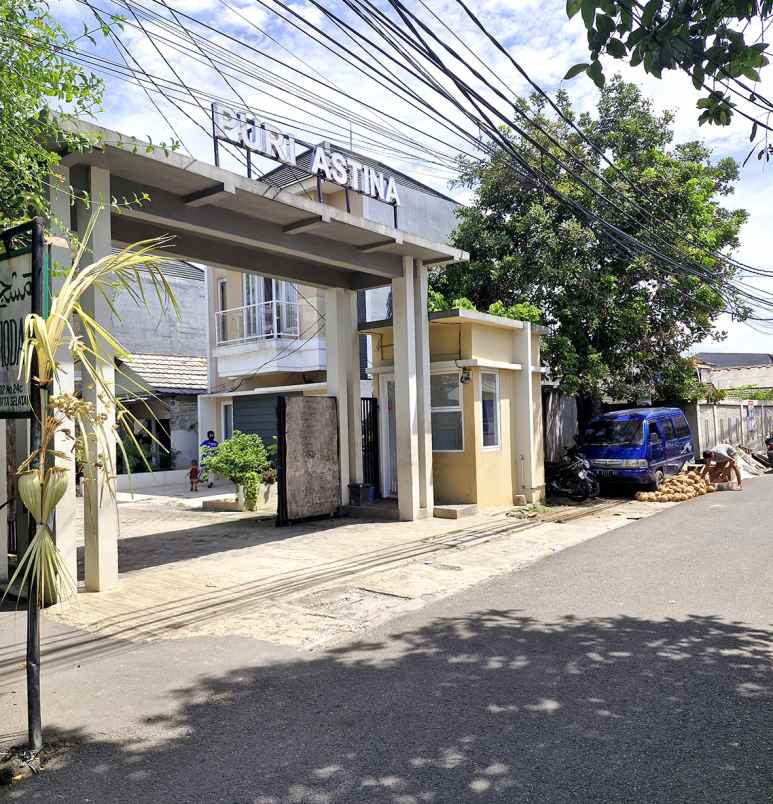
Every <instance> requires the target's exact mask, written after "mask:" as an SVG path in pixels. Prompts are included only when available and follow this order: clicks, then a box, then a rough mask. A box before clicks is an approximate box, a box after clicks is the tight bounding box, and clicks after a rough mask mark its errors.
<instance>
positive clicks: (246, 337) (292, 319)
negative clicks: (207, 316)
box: [215, 301, 300, 346]
mask: <svg viewBox="0 0 773 804" xmlns="http://www.w3.org/2000/svg"><path fill="white" fill-rule="evenodd" d="M298 308H299V305H298V303H297V302H284V301H267V302H262V303H261V304H248V305H246V306H245V307H232V308H231V309H230V310H221V311H220V312H218V313H216V314H215V319H216V326H217V344H218V346H224V345H226V344H232V343H244V342H245V341H260V340H266V339H268V338H297V337H298V334H299V321H300V314H299V311H298Z"/></svg>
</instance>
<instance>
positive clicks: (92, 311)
mask: <svg viewBox="0 0 773 804" xmlns="http://www.w3.org/2000/svg"><path fill="white" fill-rule="evenodd" d="M88 185H89V186H88V188H87V189H88V191H89V194H90V197H91V203H92V206H91V210H88V209H85V208H84V207H83V206H82V205H81V206H79V207H78V232H79V234H80V233H82V232H84V231H85V229H86V225H87V224H88V222H89V217H90V215H92V214H94V210H95V209H96V208H97V207H101V211H100V214H99V217H98V219H97V222H96V225H95V227H94V230H93V232H92V235H91V238H90V242H89V244H88V252H87V253H86V254H85V255H84V260H85V261H86V262H85V263H84V264H88V262H91V261H94V260H97V259H100V258H102V257H104V256H106V255H108V254H109V253H110V250H111V246H112V242H111V234H110V173H109V171H107V170H105V169H104V168H98V167H91V168H90V169H89V180H88ZM81 304H82V305H83V308H84V310H85V311H86V313H88V314H89V315H91V316H92V317H93V318H94V319H95V320H96V321H97V322H99V323H101V324H107V323H109V321H110V317H109V309H108V305H107V303H106V301H105V299H104V298H103V297H102V295H101V294H100V293H99V292H98V291H95V290H93V289H92V290H89V291H87V292H86V293H85V294H84V295H83V298H82V300H81ZM99 346H100V351H101V353H102V354H103V356H105V357H107V358H108V359H107V361H106V362H102V361H100V363H99V365H98V368H97V370H98V372H99V374H100V376H101V380H102V382H103V383H104V384H105V385H106V386H107V387H108V388H114V387H115V365H114V361H113V360H112V359H111V355H110V353H109V349H108V347H107V346H106V345H105V344H100V345H99ZM81 386H82V395H83V399H84V400H85V401H88V402H91V403H92V404H93V405H94V406H95V408H96V411H97V413H105V414H107V416H108V419H107V421H106V422H105V425H104V427H105V432H106V434H107V436H108V462H109V468H108V467H99V468H96V469H93V470H92V473H93V476H92V477H91V478H90V479H84V489H83V513H84V525H83V527H84V538H85V542H86V549H85V565H86V591H88V592H102V591H105V590H107V589H110V588H112V587H114V586H115V585H116V584H117V583H118V533H119V524H118V505H117V502H116V499H115V482H114V479H113V475H114V474H115V455H116V450H115V446H116V445H115V436H114V433H113V427H114V425H115V412H114V411H113V409H112V407H111V406H109V405H106V404H105V402H104V400H103V398H102V396H103V395H102V393H101V392H100V390H99V388H98V387H97V386H96V385H95V383H94V382H93V380H91V378H90V377H89V376H88V374H87V373H86V372H85V371H83V370H81ZM89 449H90V453H91V458H92V460H94V459H95V458H96V453H97V448H96V444H94V443H91V444H90V445H89Z"/></svg>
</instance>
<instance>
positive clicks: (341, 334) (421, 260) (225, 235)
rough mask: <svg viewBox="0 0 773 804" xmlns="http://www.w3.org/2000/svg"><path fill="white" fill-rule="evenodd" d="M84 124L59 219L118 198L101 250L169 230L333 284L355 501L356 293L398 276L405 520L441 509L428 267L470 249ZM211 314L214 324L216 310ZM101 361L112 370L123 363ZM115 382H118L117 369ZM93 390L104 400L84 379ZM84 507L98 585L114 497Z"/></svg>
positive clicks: (88, 559)
mask: <svg viewBox="0 0 773 804" xmlns="http://www.w3.org/2000/svg"><path fill="white" fill-rule="evenodd" d="M78 125H79V128H80V130H87V131H89V132H90V133H91V134H94V135H96V136H97V137H98V141H99V143H100V146H99V147H96V148H94V149H93V150H91V151H88V152H84V153H74V154H69V155H67V156H65V157H63V159H62V161H61V163H60V165H59V166H58V168H57V171H56V175H54V176H52V181H51V208H52V212H53V216H54V220H55V221H57V222H66V223H65V224H64V225H65V226H69V227H70V228H71V230H72V231H75V232H78V233H81V234H83V233H84V232H85V228H86V224H87V222H88V220H89V217H90V216H91V214H92V209H93V206H94V205H96V204H100V203H101V204H104V205H105V206H106V207H107V208H108V209H109V210H110V211H109V213H108V211H104V212H103V213H102V214H101V215H100V216H99V219H98V221H97V225H96V227H95V228H94V230H93V233H92V235H91V238H90V243H89V244H88V245H89V247H90V249H91V252H92V254H93V258H94V259H99V258H101V257H103V256H106V255H107V254H109V253H110V250H111V248H112V247H114V246H117V245H118V246H120V245H125V244H128V243H132V242H136V241H139V240H146V239H148V238H153V237H160V236H163V235H172V236H173V237H174V239H173V241H172V242H171V244H170V246H169V248H168V249H165V252H164V253H168V254H169V255H170V256H174V257H178V258H182V259H187V260H192V261H196V262H201V263H204V264H206V265H209V266H213V267H222V268H229V269H236V270H238V271H242V272H244V273H248V274H252V273H260V274H261V275H264V276H266V275H271V276H274V277H276V278H279V279H284V280H290V281H293V282H298V283H303V284H305V285H312V286H316V287H319V288H323V289H324V292H325V321H326V324H327V325H326V333H325V334H326V342H327V393H328V394H329V395H330V396H334V397H336V398H337V400H338V427H339V445H340V455H339V457H340V465H341V500H342V503H344V504H346V503H348V501H349V483H354V482H362V479H363V477H362V445H361V438H362V436H361V421H360V418H361V404H360V390H359V388H360V386H359V378H360V357H359V339H358V336H359V333H358V328H357V298H356V296H357V291H358V290H364V289H369V288H375V287H383V286H385V285H389V286H391V292H392V307H393V319H394V331H395V349H394V395H395V411H396V417H395V418H396V425H397V426H396V476H397V492H398V505H399V512H400V519H402V520H405V521H412V520H414V519H417V518H419V517H422V516H427V515H431V511H432V508H433V492H432V447H431V425H430V399H429V388H428V383H427V382H426V381H425V379H426V378H425V379H418V380H417V367H426V366H427V365H428V360H429V336H428V318H427V268H428V266H430V265H438V264H443V263H447V262H451V261H460V260H465V259H467V256H468V255H466V254H465V253H464V252H461V251H459V250H457V249H454V248H452V247H450V246H448V245H446V244H442V243H434V242H430V241H429V240H425V239H423V238H422V237H419V236H415V235H413V234H409V233H406V232H404V231H401V230H400V229H397V228H394V227H391V226H387V225H383V224H379V223H375V222H372V221H369V220H366V219H364V218H362V217H358V216H356V215H353V214H351V213H348V212H346V211H345V210H342V209H338V208H336V207H333V206H330V205H328V204H324V203H320V202H317V201H312V200H309V199H307V198H304V197H302V196H299V195H296V194H293V193H289V192H286V191H283V190H281V189H278V188H276V187H274V186H272V185H270V184H268V183H265V182H263V181H261V180H256V179H251V178H246V177H243V176H241V175H239V174H236V173H234V172H232V171H229V170H226V169H224V168H221V167H214V166H212V165H208V164H205V163H202V162H198V161H195V160H193V159H191V158H189V157H185V156H182V155H180V154H176V153H165V152H164V151H163V150H162V149H158V148H155V149H152V150H149V151H145V149H144V147H143V148H139V149H136V150H135V149H133V148H132V147H131V146H127V145H126V143H127V142H128V143H131V142H132V139H131V138H127V137H126V136H122V135H120V134H119V133H117V132H114V131H110V130H108V129H104V128H100V127H97V126H91V125H88V124H78ZM70 185H72V187H73V188H74V189H75V191H76V193H79V192H83V191H85V193H87V197H88V198H89V199H90V205H91V209H87V208H86V207H85V206H84V205H83V204H81V203H76V205H75V206H71V198H70V194H69V192H68V188H69V186H70ZM146 196H149V200H145V201H143V202H142V204H141V205H130V206H128V207H122V208H120V210H119V209H115V208H113V209H110V202H111V199H117V200H118V201H119V202H120V201H121V200H122V199H127V200H131V199H137V198H140V199H142V198H145V197H146ZM57 225H60V224H57ZM52 228H54V229H55V228H56V226H53V227H52ZM57 242H58V243H59V245H57V246H56V247H55V248H54V253H53V258H54V260H56V261H58V262H59V263H60V264H61V265H69V263H70V261H71V254H70V252H69V249H68V248H66V247H65V246H64V245H63V241H62V240H59V241H57ZM55 290H56V288H54V291H55ZM84 302H85V306H86V309H87V311H88V312H89V313H90V314H91V315H92V316H93V317H94V318H96V320H97V321H99V322H100V323H105V322H107V321H108V320H109V319H108V309H107V304H106V302H105V301H104V300H103V299H101V298H100V297H99V295H98V294H92V297H91V298H88V299H85V300H84ZM201 326H202V327H206V326H207V315H206V311H205V310H202V315H201ZM65 368H67V367H65ZM104 371H105V373H106V375H113V369H112V367H105V368H104ZM418 376H419V377H421V376H422V375H421V372H420V371H419V374H418ZM62 377H63V379H62V380H61V382H62V387H60V388H58V389H57V391H58V392H64V391H68V390H69V391H72V382H73V371H72V367H71V366H70V367H69V370H68V371H67V372H66V373H63V375H62ZM106 380H107V381H108V382H114V376H106ZM68 384H69V387H67V386H68ZM83 396H84V398H86V399H89V400H90V401H92V402H93V403H94V404H95V405H96V406H97V407H99V406H100V405H102V402H101V400H100V399H98V398H97V395H96V394H95V393H94V391H93V389H88V388H87V387H85V384H84V389H83ZM69 468H70V469H71V471H73V477H72V478H71V481H72V482H71V483H70V486H69V492H68V497H67V499H66V500H64V501H63V502H62V504H61V506H60V508H59V509H58V510H57V543H58V546H59V549H60V550H61V552H62V554H63V556H64V558H65V560H66V562H67V565H68V568H69V569H70V572H71V573H72V576H73V577H77V575H76V533H75V517H74V511H75V483H74V469H73V467H72V466H71V465H70V467H69ZM93 485H94V487H95V488H99V486H100V484H99V483H95V484H93ZM84 509H85V522H84V530H85V544H86V548H85V574H86V589H87V590H89V591H101V590H104V589H108V588H110V587H111V586H114V585H115V584H116V582H117V579H118V561H117V540H118V511H117V505H116V502H115V501H114V500H113V499H112V498H111V497H110V495H107V494H101V495H100V496H99V499H97V498H96V497H94V499H85V500H84Z"/></svg>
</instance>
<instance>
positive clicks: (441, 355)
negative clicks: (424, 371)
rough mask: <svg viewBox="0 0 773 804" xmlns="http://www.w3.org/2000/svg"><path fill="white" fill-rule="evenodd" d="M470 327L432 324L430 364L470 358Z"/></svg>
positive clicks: (430, 328)
mask: <svg viewBox="0 0 773 804" xmlns="http://www.w3.org/2000/svg"><path fill="white" fill-rule="evenodd" d="M470 340H471V338H470V327H469V326H465V327H462V326H460V325H459V324H441V323H439V322H437V323H433V324H430V327H429V359H430V362H441V361H445V360H460V359H463V358H468V357H470V356H471V355H470Z"/></svg>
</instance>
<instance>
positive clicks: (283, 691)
mask: <svg viewBox="0 0 773 804" xmlns="http://www.w3.org/2000/svg"><path fill="white" fill-rule="evenodd" d="M771 648H773V631H771V630H768V629H757V628H751V627H747V626H745V625H743V624H741V623H735V622H734V623H728V622H723V621H721V620H720V619H718V618H714V617H705V616H692V617H689V618H688V619H686V620H675V619H666V620H660V621H652V620H643V619H635V618H631V617H614V618H602V619H576V618H574V617H564V618H562V619H560V620H559V621H557V622H550V623H543V622H538V621H535V620H533V619H531V618H529V617H526V616H523V614H522V613H520V612H518V611H498V610H488V611H481V612H478V613H476V614H474V615H471V616H466V617H460V618H448V619H438V620H436V621H434V622H432V623H431V624H429V625H427V626H426V627H423V628H420V629H418V630H414V631H409V632H405V633H396V634H393V635H392V636H391V637H390V638H389V639H388V640H385V641H383V642H375V643H354V644H350V645H347V646H345V647H341V648H338V649H336V650H332V651H329V652H327V653H326V654H324V655H322V656H319V657H316V658H312V659H310V660H306V661H293V662H284V663H276V664H272V665H268V666H253V667H243V668H239V669H238V670H237V671H234V672H231V673H228V674H226V675H221V676H203V677H200V678H199V679H198V680H197V682H196V683H195V684H194V685H191V686H186V687H183V688H180V689H178V690H176V692H175V694H174V700H173V701H169V707H168V709H167V710H165V711H164V713H161V714H158V715H156V716H154V717H152V718H148V719H147V720H146V721H145V722H144V724H143V730H144V731H146V732H147V736H148V740H147V741H145V742H143V741H140V740H138V739H137V738H134V739H132V738H129V737H127V738H126V739H125V740H107V739H102V738H100V737H98V736H94V735H92V736H90V737H87V736H85V735H83V734H78V733H63V732H56V731H50V732H49V734H48V736H49V738H53V739H55V740H65V741H68V740H69V741H73V742H74V743H76V745H75V746H74V747H73V748H72V750H70V751H69V752H67V753H65V754H63V755H62V756H61V757H60V759H59V760H58V763H57V767H54V768H50V769H49V770H48V771H47V772H46V773H45V774H43V775H41V776H39V777H37V778H35V779H33V780H31V781H29V782H27V783H25V784H24V785H23V786H20V787H19V788H17V789H14V790H13V791H12V793H11V795H12V799H11V800H18V801H53V800H65V801H72V802H74V801H85V800H87V799H88V800H90V801H97V802H100V803H101V804H107V803H109V802H116V803H117V802H121V803H123V802H139V801H141V802H173V801H174V802H177V801H180V802H183V801H184V802H229V804H237V803H238V804H247V802H250V804H256V803H257V804H280V803H281V804H284V802H289V803H292V804H298V803H300V802H308V803H309V804H333V803H336V804H337V803H338V802H384V804H386V803H387V802H388V803H389V804H421V802H432V803H437V804H441V803H442V804H446V803H448V802H489V801H503V802H549V803H550V804H553V802H556V803H558V802H615V804H617V803H618V802H642V804H643V803H644V802H647V803H648V804H649V803H650V802H733V804H736V803H737V802H744V804H756V802H760V803H762V802H765V803H766V804H769V802H770V801H771V794H772V791H773V753H772V752H771V748H773V737H772V736H771V709H772V707H771V704H772V703H773V700H772V696H773V662H772V658H771V657H772V651H771ZM119 687H120V683H119V682H116V690H118V689H119Z"/></svg>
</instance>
